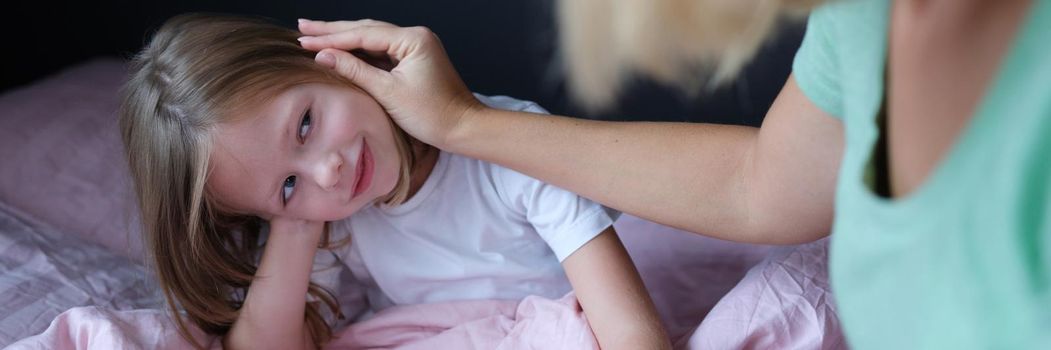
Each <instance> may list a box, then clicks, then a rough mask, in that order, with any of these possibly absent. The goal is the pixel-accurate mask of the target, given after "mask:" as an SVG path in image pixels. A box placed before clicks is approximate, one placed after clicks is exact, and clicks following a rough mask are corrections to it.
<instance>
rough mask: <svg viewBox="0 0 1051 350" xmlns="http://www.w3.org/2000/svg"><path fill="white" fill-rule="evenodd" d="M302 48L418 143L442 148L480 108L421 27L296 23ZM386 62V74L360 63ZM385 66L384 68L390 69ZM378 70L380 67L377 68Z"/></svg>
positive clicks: (370, 22) (433, 38)
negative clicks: (378, 106) (376, 104)
mask: <svg viewBox="0 0 1051 350" xmlns="http://www.w3.org/2000/svg"><path fill="white" fill-rule="evenodd" d="M299 30H300V31H301V32H303V34H306V35H307V36H304V37H302V38H300V42H301V43H302V45H303V47H304V48H306V49H309V50H314V51H319V52H318V54H317V56H316V60H317V62H318V63H320V64H323V65H325V66H327V67H331V68H334V69H335V70H336V71H337V72H339V73H340V74H341V75H343V76H344V77H346V78H348V79H350V80H351V81H352V82H354V83H355V84H357V85H358V86H360V87H361V88H362V89H364V90H365V91H366V92H368V93H369V94H371V95H372V97H373V98H375V99H376V100H377V101H379V103H380V104H381V105H383V107H384V109H386V110H387V113H388V114H390V116H391V117H392V118H394V121H395V122H396V123H398V125H400V126H401V127H402V128H403V129H405V131H407V132H408V133H409V134H411V135H412V136H414V137H416V138H417V139H419V140H420V141H423V142H425V143H428V144H431V145H435V146H437V147H439V148H446V147H447V144H448V141H449V139H450V138H451V135H454V134H455V132H456V131H457V129H458V128H459V127H461V125H462V124H463V123H464V118H463V117H464V116H465V115H467V114H469V113H468V112H469V111H471V110H474V109H481V108H484V105H482V104H481V103H480V102H479V101H478V100H477V99H475V98H474V95H472V94H471V92H470V90H468V89H467V87H466V86H465V85H464V83H463V80H462V79H460V76H459V75H458V74H457V73H456V70H455V69H454V68H453V66H452V64H451V63H450V62H449V58H448V56H447V55H446V53H445V49H444V48H443V47H442V44H441V42H440V41H439V40H438V37H437V36H435V35H434V33H432V32H431V31H430V30H429V29H427V28H425V27H411V28H402V27H398V26H395V25H393V24H390V23H386V22H380V21H374V20H368V19H366V20H360V21H339V22H324V21H308V20H300V23H299ZM348 51H352V52H355V53H356V54H360V55H361V56H364V57H366V58H367V59H376V58H382V59H385V60H388V61H389V62H390V65H393V68H391V69H389V71H388V70H384V69H380V68H377V67H375V66H373V65H369V64H367V63H365V61H363V60H362V59H361V58H359V57H356V56H355V55H353V54H351V53H350V52H348ZM390 65H388V66H387V67H384V68H389V67H390ZM379 66H381V67H383V65H379Z"/></svg>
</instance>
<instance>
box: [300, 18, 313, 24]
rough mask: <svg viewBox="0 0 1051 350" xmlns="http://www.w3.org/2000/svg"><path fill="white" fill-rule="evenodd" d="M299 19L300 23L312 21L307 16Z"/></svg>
mask: <svg viewBox="0 0 1051 350" xmlns="http://www.w3.org/2000/svg"><path fill="white" fill-rule="evenodd" d="M297 21H299V24H303V23H306V22H310V20H309V19H306V18H300V19H298V20H297Z"/></svg>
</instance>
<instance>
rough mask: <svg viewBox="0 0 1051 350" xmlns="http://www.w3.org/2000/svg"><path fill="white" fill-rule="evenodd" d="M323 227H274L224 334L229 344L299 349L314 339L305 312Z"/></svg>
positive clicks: (258, 347)
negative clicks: (295, 229) (299, 229)
mask: <svg viewBox="0 0 1051 350" xmlns="http://www.w3.org/2000/svg"><path fill="white" fill-rule="evenodd" d="M320 238H321V231H320V230H318V231H317V232H273V231H271V233H270V237H269V238H268V239H267V242H266V247H265V248H264V250H263V257H262V261H261V262H260V264H259V269H258V270H257V271H256V274H255V279H254V280H253V281H252V286H251V287H250V288H249V291H248V295H247V296H246V298H245V303H244V305H243V306H242V307H241V312H240V315H238V318H237V321H236V322H234V325H233V327H232V328H231V329H230V333H229V334H227V336H226V338H225V339H224V343H225V345H226V346H227V347H229V348H232V349H303V348H312V347H313V341H312V339H311V337H310V334H309V332H308V331H307V329H306V323H305V318H304V315H305V314H304V312H305V307H306V305H305V303H306V295H307V288H308V286H309V284H310V273H311V268H312V266H313V261H314V254H315V253H316V252H317V249H318V248H317V246H318V242H319V240H320Z"/></svg>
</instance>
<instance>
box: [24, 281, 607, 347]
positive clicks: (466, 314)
mask: <svg viewBox="0 0 1051 350" xmlns="http://www.w3.org/2000/svg"><path fill="white" fill-rule="evenodd" d="M193 334H194V336H195V338H196V339H198V341H200V342H201V343H204V344H208V345H209V346H210V348H213V349H219V348H221V345H220V342H219V340H218V339H217V338H216V337H214V336H207V335H205V334H204V333H203V332H201V331H200V330H198V329H193ZM336 337H337V338H336V339H334V340H333V341H332V342H331V343H330V344H329V345H328V346H326V348H330V349H394V348H397V349H505V350H514V349H567V350H568V349H574V350H577V349H579V350H587V349H598V344H597V343H596V341H595V337H594V335H593V334H592V332H591V328H590V327H589V326H588V323H587V320H586V319H585V317H584V313H583V312H582V311H581V309H580V305H579V304H577V301H576V298H575V297H573V294H572V293H571V294H569V295H566V296H565V297H563V298H561V299H559V300H550V299H545V298H540V297H527V298H525V299H523V300H522V301H521V302H516V301H502V300H482V301H462V302H451V303H440V304H428V305H407V306H396V307H392V308H389V309H386V310H383V311H382V312H380V313H378V314H376V315H375V316H373V317H372V318H369V319H368V320H366V321H362V322H359V323H356V324H354V325H352V326H350V327H348V328H346V329H344V330H342V331H340V332H337V334H336ZM191 348H192V347H191V346H190V345H189V343H188V342H186V341H185V340H184V339H182V338H181V337H180V336H179V334H178V330H177V329H176V327H175V324H174V323H173V322H172V321H171V320H170V319H169V318H168V317H167V315H166V314H165V313H163V312H161V311H158V310H133V311H116V310H112V309H108V308H103V307H97V306H88V307H77V308H73V309H70V310H69V311H66V312H64V313H62V314H61V315H59V316H58V317H56V318H55V320H54V321H52V323H51V326H50V327H48V328H47V330H46V331H44V333H41V334H39V335H36V336H33V337H29V338H26V339H23V340H21V341H18V342H16V343H14V344H12V345H11V347H10V349H191Z"/></svg>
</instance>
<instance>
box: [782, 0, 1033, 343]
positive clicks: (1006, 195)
mask: <svg viewBox="0 0 1051 350" xmlns="http://www.w3.org/2000/svg"><path fill="white" fill-rule="evenodd" d="M889 11H890V3H889V1H878V0H857V1H840V2H836V3H830V4H827V5H825V6H823V7H821V8H819V9H817V10H816V11H815V12H814V13H813V14H812V15H811V17H810V21H809V24H808V27H807V33H806V36H805V38H804V40H803V44H802V46H801V47H800V49H799V52H798V53H797V55H796V59H795V63H794V66H793V72H794V76H795V79H796V81H797V83H798V84H799V87H800V88H801V89H802V91H803V93H804V94H805V95H806V96H807V97H808V98H809V99H810V100H811V101H812V102H814V103H815V104H816V105H817V106H819V107H820V108H821V109H822V110H824V111H826V112H827V113H829V114H832V115H834V116H835V117H837V118H839V119H841V120H842V122H843V125H844V130H845V138H846V148H845V151H844V158H843V162H842V165H841V168H840V172H839V183H838V184H837V188H836V205H835V208H836V214H835V223H834V225H833V233H832V243H831V248H830V257H829V260H830V261H829V264H830V267H829V270H830V276H831V277H830V278H831V284H832V287H833V291H834V293H835V295H836V301H837V304H838V307H839V312H840V318H841V321H842V325H843V328H844V331H845V333H846V336H847V339H848V341H849V343H850V344H851V346H852V347H853V348H856V349H1051V0H1034V1H1033V3H1032V5H1031V7H1030V9H1029V12H1028V14H1027V15H1026V16H1027V17H1026V18H1025V20H1024V21H1025V22H1024V23H1023V24H1022V25H1021V26H1020V27H1019V31H1018V32H1017V34H1016V37H1015V38H1014V39H1013V40H1014V41H1013V44H1012V45H1011V48H1010V49H1009V50H1010V51H1008V53H1007V54H1006V56H1005V59H1004V60H1003V61H1002V65H1001V67H1000V68H999V70H998V72H997V73H996V74H997V75H996V77H995V78H994V81H993V82H992V83H991V84H992V85H990V87H989V88H988V90H987V91H986V92H985V95H984V97H983V98H982V100H981V101H980V102H979V105H978V107H977V109H976V111H975V114H974V115H973V117H972V118H971V119H970V121H969V122H968V124H967V126H966V127H965V129H964V130H963V131H962V132H961V134H960V135H959V136H958V138H957V140H956V141H955V144H954V145H953V147H952V148H951V149H950V150H949V151H948V153H946V154H945V155H944V158H943V159H942V161H941V162H940V163H939V164H938V165H937V167H936V168H935V169H934V170H933V172H932V173H930V175H929V177H928V178H927V179H926V182H925V183H924V184H923V185H922V186H921V187H919V188H918V189H917V190H916V191H915V192H913V193H911V194H909V195H908V196H906V197H903V198H898V199H886V198H884V197H880V196H878V195H876V193H875V192H874V190H873V188H874V187H873V182H874V181H873V179H874V175H875V173H874V171H875V170H874V166H873V165H872V164H873V161H872V155H873V151H874V147H875V145H876V142H877V139H878V136H879V133H880V129H879V124H878V123H877V115H878V114H879V113H880V107H881V105H882V101H883V98H884V91H885V87H884V70H885V65H886V64H885V63H886V52H887V33H888V23H889Z"/></svg>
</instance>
